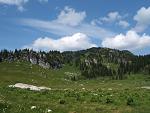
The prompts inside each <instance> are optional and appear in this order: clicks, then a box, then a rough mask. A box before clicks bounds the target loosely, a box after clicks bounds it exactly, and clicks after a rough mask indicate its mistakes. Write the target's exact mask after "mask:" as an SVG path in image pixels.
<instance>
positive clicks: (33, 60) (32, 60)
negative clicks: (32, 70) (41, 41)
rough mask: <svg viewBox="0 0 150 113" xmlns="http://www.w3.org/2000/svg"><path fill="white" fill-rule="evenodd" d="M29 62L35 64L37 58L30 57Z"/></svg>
mask: <svg viewBox="0 0 150 113" xmlns="http://www.w3.org/2000/svg"><path fill="white" fill-rule="evenodd" d="M30 62H31V63H32V64H37V63H38V60H37V59H36V58H30Z"/></svg>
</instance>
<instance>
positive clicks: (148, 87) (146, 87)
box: [141, 86, 150, 89]
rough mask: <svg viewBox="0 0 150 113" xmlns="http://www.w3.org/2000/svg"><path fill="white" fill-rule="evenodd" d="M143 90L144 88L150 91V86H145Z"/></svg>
mask: <svg viewBox="0 0 150 113" xmlns="http://www.w3.org/2000/svg"><path fill="white" fill-rule="evenodd" d="M141 88H143V89H150V86H143V87H141Z"/></svg>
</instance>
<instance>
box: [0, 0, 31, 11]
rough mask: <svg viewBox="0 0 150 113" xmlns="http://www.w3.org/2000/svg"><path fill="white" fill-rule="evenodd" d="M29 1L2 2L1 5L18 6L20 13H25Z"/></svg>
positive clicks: (5, 0)
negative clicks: (25, 5) (24, 6)
mask: <svg viewBox="0 0 150 113" xmlns="http://www.w3.org/2000/svg"><path fill="white" fill-rule="evenodd" d="M28 1H29V0H0V4H6V5H13V6H17V8H18V10H19V11H23V10H24V8H23V5H24V4H25V3H27V2H28Z"/></svg>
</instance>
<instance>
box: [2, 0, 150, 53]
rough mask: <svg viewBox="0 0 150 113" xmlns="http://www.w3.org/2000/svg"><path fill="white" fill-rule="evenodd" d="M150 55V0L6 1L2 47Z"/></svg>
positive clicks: (3, 7) (4, 5) (3, 14)
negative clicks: (95, 49) (96, 49)
mask: <svg viewBox="0 0 150 113" xmlns="http://www.w3.org/2000/svg"><path fill="white" fill-rule="evenodd" d="M90 47H109V48H116V49H120V50H124V49H127V50H130V51H132V52H134V53H135V54H150V1H149V0H0V49H4V48H6V49H9V50H14V49H15V48H18V49H20V48H21V49H22V48H32V49H34V50H46V51H47V50H60V51H66V50H80V49H86V48H90Z"/></svg>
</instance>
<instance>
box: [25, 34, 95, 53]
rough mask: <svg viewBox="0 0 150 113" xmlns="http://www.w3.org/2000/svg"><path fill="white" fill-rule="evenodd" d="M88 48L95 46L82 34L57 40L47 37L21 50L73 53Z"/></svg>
mask: <svg viewBox="0 0 150 113" xmlns="http://www.w3.org/2000/svg"><path fill="white" fill-rule="evenodd" d="M90 47H97V45H96V44H93V43H91V42H90V39H89V37H88V36H87V35H85V34H83V33H76V34H73V35H72V36H65V37H61V38H59V39H53V38H49V37H45V38H38V39H37V40H35V41H34V42H33V43H32V44H31V45H27V46H24V47H23V48H30V49H34V50H59V51H68V50H72V51H74V50H81V49H87V48H90Z"/></svg>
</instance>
